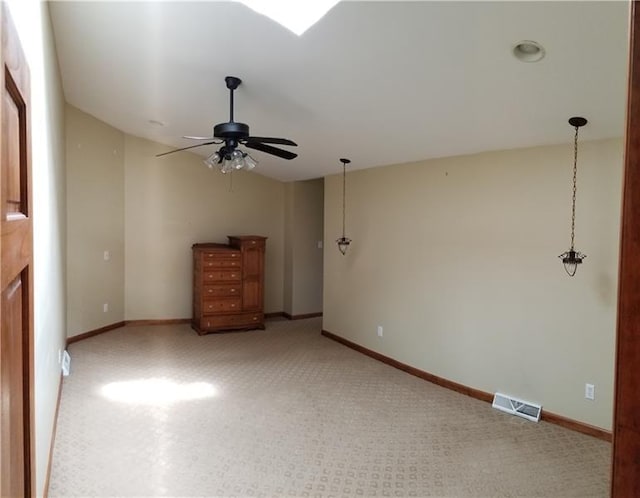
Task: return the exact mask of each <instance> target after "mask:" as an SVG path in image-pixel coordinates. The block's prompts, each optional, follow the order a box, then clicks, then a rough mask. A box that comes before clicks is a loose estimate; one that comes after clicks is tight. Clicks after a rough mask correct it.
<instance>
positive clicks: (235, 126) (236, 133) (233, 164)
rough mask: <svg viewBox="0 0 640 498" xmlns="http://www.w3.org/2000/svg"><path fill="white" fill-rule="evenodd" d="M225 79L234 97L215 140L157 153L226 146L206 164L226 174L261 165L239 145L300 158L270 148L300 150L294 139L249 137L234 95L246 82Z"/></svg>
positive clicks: (217, 127)
mask: <svg viewBox="0 0 640 498" xmlns="http://www.w3.org/2000/svg"><path fill="white" fill-rule="evenodd" d="M224 80H225V83H226V85H227V88H228V89H229V94H230V96H229V121H228V122H226V123H219V124H217V125H215V126H214V127H213V136H212V137H193V136H185V137H183V138H187V139H189V140H205V142H203V143H200V144H197V145H190V146H189V147H182V148H180V149H175V150H171V151H169V152H164V153H162V154H157V155H156V157H160V156H166V155H167V154H173V153H174V152H180V151H183V150H188V149H194V148H196V147H202V146H204V145H212V144H223V145H222V147H220V149H218V150H217V151H216V152H214V153H213V154H211V155H210V156H208V157H207V158H206V159H205V160H204V164H206V165H207V167H208V168H210V169H213V168H214V167H218V168H219V169H220V171H221V172H222V173H229V172H232V171H239V170H246V171H250V170H252V169H253V168H255V167H256V165H257V164H258V161H257V160H256V159H254V158H253V157H251V156H250V155H249V154H248V153H247V152H245V151H243V150H241V149H239V148H238V147H239V145H244V146H245V147H248V148H250V149H255V150H258V151H260V152H265V153H267V154H271V155H273V156H277V157H280V158H282V159H294V158H295V157H298V155H297V154H294V153H293V152H290V151H288V150H285V149H280V148H279V147H274V146H273V145H268V144H276V145H288V146H292V147H296V146H297V145H298V144H296V143H295V142H293V141H292V140H289V139H287V138H274V137H252V136H251V135H250V134H249V125H247V124H245V123H237V122H235V121H234V120H233V107H234V106H233V92H234V91H235V90H236V89H237V88H238V87H239V86H240V84H241V83H242V80H241V79H240V78H237V77H235V76H227V77H226V78H225V79H224Z"/></svg>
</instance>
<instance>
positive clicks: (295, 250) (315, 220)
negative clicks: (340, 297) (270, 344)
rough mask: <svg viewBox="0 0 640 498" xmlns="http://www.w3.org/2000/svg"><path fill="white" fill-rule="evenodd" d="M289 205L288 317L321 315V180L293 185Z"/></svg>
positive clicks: (322, 218)
mask: <svg viewBox="0 0 640 498" xmlns="http://www.w3.org/2000/svg"><path fill="white" fill-rule="evenodd" d="M292 186H293V195H292V197H293V199H292V203H291V216H290V220H289V223H290V226H289V227H288V229H289V230H290V231H291V239H290V246H291V251H292V271H291V280H290V282H291V288H292V291H291V308H290V310H288V309H285V311H287V313H289V314H290V315H294V316H295V315H304V314H307V313H319V312H321V311H322V278H323V276H322V272H323V270H322V265H323V261H322V260H323V251H322V249H321V248H318V242H320V241H322V240H323V224H324V180H323V179H318V180H307V181H303V182H294V183H293V184H292Z"/></svg>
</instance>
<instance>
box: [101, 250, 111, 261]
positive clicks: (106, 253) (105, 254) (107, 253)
mask: <svg viewBox="0 0 640 498" xmlns="http://www.w3.org/2000/svg"><path fill="white" fill-rule="evenodd" d="M102 257H103V258H104V260H105V261H109V260H110V259H111V253H110V252H109V251H105V252H104V254H103V255H102Z"/></svg>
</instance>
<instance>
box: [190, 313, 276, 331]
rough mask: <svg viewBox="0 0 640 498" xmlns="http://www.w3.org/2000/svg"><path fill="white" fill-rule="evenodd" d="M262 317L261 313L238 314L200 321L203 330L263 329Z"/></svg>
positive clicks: (212, 317) (208, 317)
mask: <svg viewBox="0 0 640 498" xmlns="http://www.w3.org/2000/svg"><path fill="white" fill-rule="evenodd" d="M263 322H264V315H263V314H262V313H239V314H236V315H215V316H207V317H204V318H202V320H201V321H200V323H201V325H202V328H203V329H225V328H245V327H252V326H254V325H255V326H256V327H263Z"/></svg>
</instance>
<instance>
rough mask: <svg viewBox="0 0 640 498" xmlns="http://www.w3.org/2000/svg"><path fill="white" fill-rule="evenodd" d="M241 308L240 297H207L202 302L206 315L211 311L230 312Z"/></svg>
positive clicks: (203, 311)
mask: <svg viewBox="0 0 640 498" xmlns="http://www.w3.org/2000/svg"><path fill="white" fill-rule="evenodd" d="M241 308H242V300H241V299H240V298H239V297H237V298H234V297H232V298H220V299H211V300H209V299H205V300H204V301H203V303H202V313H203V314H205V315H208V314H211V313H229V312H230V311H239V310H240V309H241Z"/></svg>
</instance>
